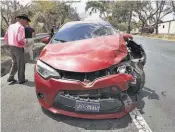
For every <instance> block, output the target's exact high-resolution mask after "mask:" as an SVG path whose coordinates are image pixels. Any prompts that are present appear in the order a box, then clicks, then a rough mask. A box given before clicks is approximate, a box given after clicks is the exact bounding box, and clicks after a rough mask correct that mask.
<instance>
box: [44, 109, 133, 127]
mask: <svg viewBox="0 0 175 132" xmlns="http://www.w3.org/2000/svg"><path fill="white" fill-rule="evenodd" d="M42 111H43V113H44V114H45V115H47V116H48V117H50V118H52V119H53V120H55V121H58V122H63V123H66V124H68V125H71V126H74V127H77V128H80V129H85V130H117V129H122V128H126V127H127V126H128V125H129V124H130V123H132V119H131V117H130V116H129V115H126V116H124V117H123V118H121V119H103V120H90V119H81V118H75V117H69V116H64V115H58V114H53V113H51V112H49V111H48V110H46V109H44V108H42Z"/></svg>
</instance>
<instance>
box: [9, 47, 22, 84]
mask: <svg viewBox="0 0 175 132" xmlns="http://www.w3.org/2000/svg"><path fill="white" fill-rule="evenodd" d="M10 53H11V57H12V68H11V71H10V78H14V76H15V74H16V72H18V81H23V80H25V57H24V48H19V47H15V46H10Z"/></svg>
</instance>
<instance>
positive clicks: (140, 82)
mask: <svg viewBox="0 0 175 132" xmlns="http://www.w3.org/2000/svg"><path fill="white" fill-rule="evenodd" d="M135 74H136V76H137V79H136V84H135V85H130V86H129V88H128V90H127V93H128V94H129V95H135V94H137V93H138V92H139V91H140V90H142V88H143V87H144V85H145V72H144V70H143V69H141V68H140V67H138V66H136V68H135Z"/></svg>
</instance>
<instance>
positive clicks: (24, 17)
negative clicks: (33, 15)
mask: <svg viewBox="0 0 175 132" xmlns="http://www.w3.org/2000/svg"><path fill="white" fill-rule="evenodd" d="M16 18H21V19H25V20H27V21H29V22H31V20H30V19H29V17H28V16H27V15H26V14H22V15H19V16H16Z"/></svg>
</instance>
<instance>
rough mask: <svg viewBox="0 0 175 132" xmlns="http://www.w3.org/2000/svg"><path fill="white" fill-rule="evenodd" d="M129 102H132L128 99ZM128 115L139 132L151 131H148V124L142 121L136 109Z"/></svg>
mask: <svg viewBox="0 0 175 132" xmlns="http://www.w3.org/2000/svg"><path fill="white" fill-rule="evenodd" d="M129 100H130V101H132V100H131V98H130V97H129ZM129 114H130V116H131V118H132V120H133V122H134V124H135V125H136V127H137V129H138V130H139V132H152V130H151V129H150V127H149V126H148V124H147V123H146V121H145V120H144V118H143V117H142V115H141V114H140V112H139V111H138V109H137V108H135V109H134V110H133V111H132V112H130V113H129Z"/></svg>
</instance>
